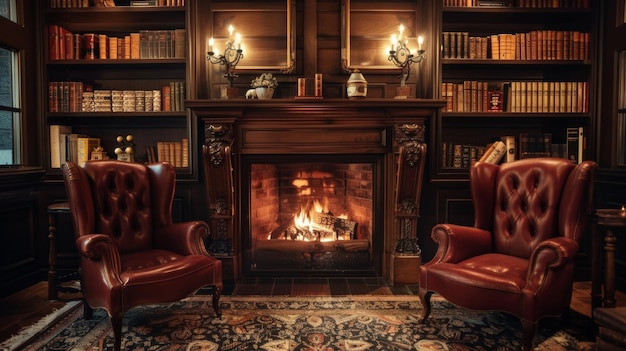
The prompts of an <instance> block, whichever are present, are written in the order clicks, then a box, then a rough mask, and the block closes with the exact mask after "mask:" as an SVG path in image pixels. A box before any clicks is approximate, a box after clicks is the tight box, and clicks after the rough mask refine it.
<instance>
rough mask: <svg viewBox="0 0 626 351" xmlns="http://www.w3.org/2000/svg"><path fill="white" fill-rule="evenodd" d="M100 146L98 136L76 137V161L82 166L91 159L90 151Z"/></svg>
mask: <svg viewBox="0 0 626 351" xmlns="http://www.w3.org/2000/svg"><path fill="white" fill-rule="evenodd" d="M98 146H100V138H91V137H78V138H77V139H76V163H77V164H78V165H79V166H81V167H82V166H83V165H84V164H85V162H86V161H89V160H90V159H91V152H92V151H93V149H94V148H96V147H98Z"/></svg>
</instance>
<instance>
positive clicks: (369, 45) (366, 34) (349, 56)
mask: <svg viewBox="0 0 626 351" xmlns="http://www.w3.org/2000/svg"><path fill="white" fill-rule="evenodd" d="M341 5H342V6H341V7H342V8H341V10H342V20H341V31H342V33H341V34H342V35H341V61H342V62H341V64H342V69H343V70H344V71H345V72H351V71H352V70H354V69H359V70H361V71H368V70H369V71H376V70H379V71H391V70H397V69H398V67H396V66H395V65H394V64H393V63H392V62H390V61H389V59H388V57H389V51H390V50H391V45H392V43H391V38H392V36H393V35H398V34H399V28H400V26H401V25H402V26H403V29H404V30H403V33H402V35H403V38H404V39H405V40H406V41H407V46H408V47H409V48H410V49H411V50H412V51H413V49H417V46H418V44H417V37H418V35H417V12H418V10H417V6H418V4H417V1H416V0H394V1H384V2H383V1H376V2H375V1H368V0H342V3H341ZM396 38H397V37H396ZM411 46H412V48H411Z"/></svg>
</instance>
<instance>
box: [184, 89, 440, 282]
mask: <svg viewBox="0 0 626 351" xmlns="http://www.w3.org/2000/svg"><path fill="white" fill-rule="evenodd" d="M444 105H445V101H442V100H420V99H408V100H391V99H363V100H358V101H353V100H344V99H324V100H311V101H302V100H291V99H274V100H268V101H257V100H253V101H241V100H240V101H232V100H215V101H213V100H211V101H207V100H197V101H187V102H186V107H187V108H189V109H190V111H191V115H192V118H193V120H195V121H197V123H198V125H199V126H202V127H203V132H204V134H203V138H204V143H203V146H202V151H203V166H204V176H205V178H204V180H205V185H206V191H207V222H208V223H209V225H210V228H211V235H210V240H209V241H208V242H207V247H208V249H209V251H210V252H211V253H212V254H214V255H215V256H216V257H219V258H220V259H221V260H222V262H223V267H224V271H223V274H224V279H225V280H230V279H234V280H237V279H239V278H240V277H242V276H263V275H267V276H273V277H276V276H281V275H285V276H289V275H291V276H294V275H319V276H323V275H328V276H330V275H332V276H337V275H340V276H351V275H352V276H362V275H364V274H367V275H375V276H383V277H385V278H388V279H392V276H391V275H392V273H393V272H392V270H393V268H392V267H393V265H394V259H395V257H396V256H397V255H398V254H400V255H407V254H408V255H410V254H411V253H410V252H409V253H407V252H397V251H396V249H397V247H403V245H398V243H399V242H407V241H411V242H415V240H416V230H417V220H418V218H419V211H420V193H421V185H422V181H423V173H424V168H425V159H426V156H427V155H426V144H425V142H426V140H425V139H426V138H425V136H426V135H428V133H427V127H428V125H429V124H430V121H431V120H433V119H434V117H435V116H436V115H437V114H438V111H439V109H440V108H441V107H443V106H444ZM413 254H415V252H413Z"/></svg>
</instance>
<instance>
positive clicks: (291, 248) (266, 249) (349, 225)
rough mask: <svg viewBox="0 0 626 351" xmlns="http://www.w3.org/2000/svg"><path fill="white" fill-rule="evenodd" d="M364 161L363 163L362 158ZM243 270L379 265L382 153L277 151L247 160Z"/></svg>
mask: <svg viewBox="0 0 626 351" xmlns="http://www.w3.org/2000/svg"><path fill="white" fill-rule="evenodd" d="M359 158H360V160H359ZM242 161H243V165H242V176H243V177H244V181H243V182H242V186H243V187H242V190H243V192H244V193H247V194H249V197H247V198H245V199H244V201H243V203H242V204H243V207H244V208H247V209H248V214H249V218H250V219H249V221H247V224H248V227H246V228H242V234H243V235H242V243H243V267H244V271H245V270H246V269H247V270H249V271H250V272H257V273H259V272H267V273H269V272H281V273H296V274H300V273H302V272H315V273H322V272H323V273H324V274H338V273H339V274H346V273H353V274H362V273H364V272H372V271H374V269H375V265H374V262H377V261H378V259H374V258H380V253H381V252H380V248H381V241H380V240H379V239H380V238H379V236H376V235H375V234H376V233H382V228H381V227H380V226H378V227H377V224H378V223H375V218H376V217H375V216H374V214H375V213H376V211H377V210H379V209H377V208H375V204H376V203H377V201H375V192H376V189H377V188H378V187H375V186H374V185H375V183H376V181H378V179H380V177H379V176H378V174H377V173H378V172H379V170H380V164H381V161H382V158H381V157H380V156H379V155H378V156H374V157H366V158H363V157H356V159H355V157H354V155H324V156H314V155H299V156H291V155H274V156H272V157H255V156H253V157H244V158H243V159H242Z"/></svg>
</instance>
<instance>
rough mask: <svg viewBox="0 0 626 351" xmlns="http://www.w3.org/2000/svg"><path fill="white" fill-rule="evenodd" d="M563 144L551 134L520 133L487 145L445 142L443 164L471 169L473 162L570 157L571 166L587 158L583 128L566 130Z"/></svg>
mask: <svg viewBox="0 0 626 351" xmlns="http://www.w3.org/2000/svg"><path fill="white" fill-rule="evenodd" d="M562 140H564V141H565V142H563V143H554V142H553V141H552V134H551V133H520V135H519V137H518V138H517V139H516V137H515V136H513V135H506V136H502V137H501V138H500V140H495V141H493V142H491V143H489V144H487V145H470V144H464V143H456V142H443V143H442V145H441V146H442V165H443V167H445V168H469V167H470V166H471V164H472V162H476V161H481V162H489V163H501V162H511V161H514V160H516V159H525V158H535V157H559V158H567V159H569V160H571V161H572V163H579V162H580V161H581V160H583V159H584V152H585V149H586V147H585V137H584V128H583V127H571V128H567V130H566V136H565V138H564V139H563V138H562Z"/></svg>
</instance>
